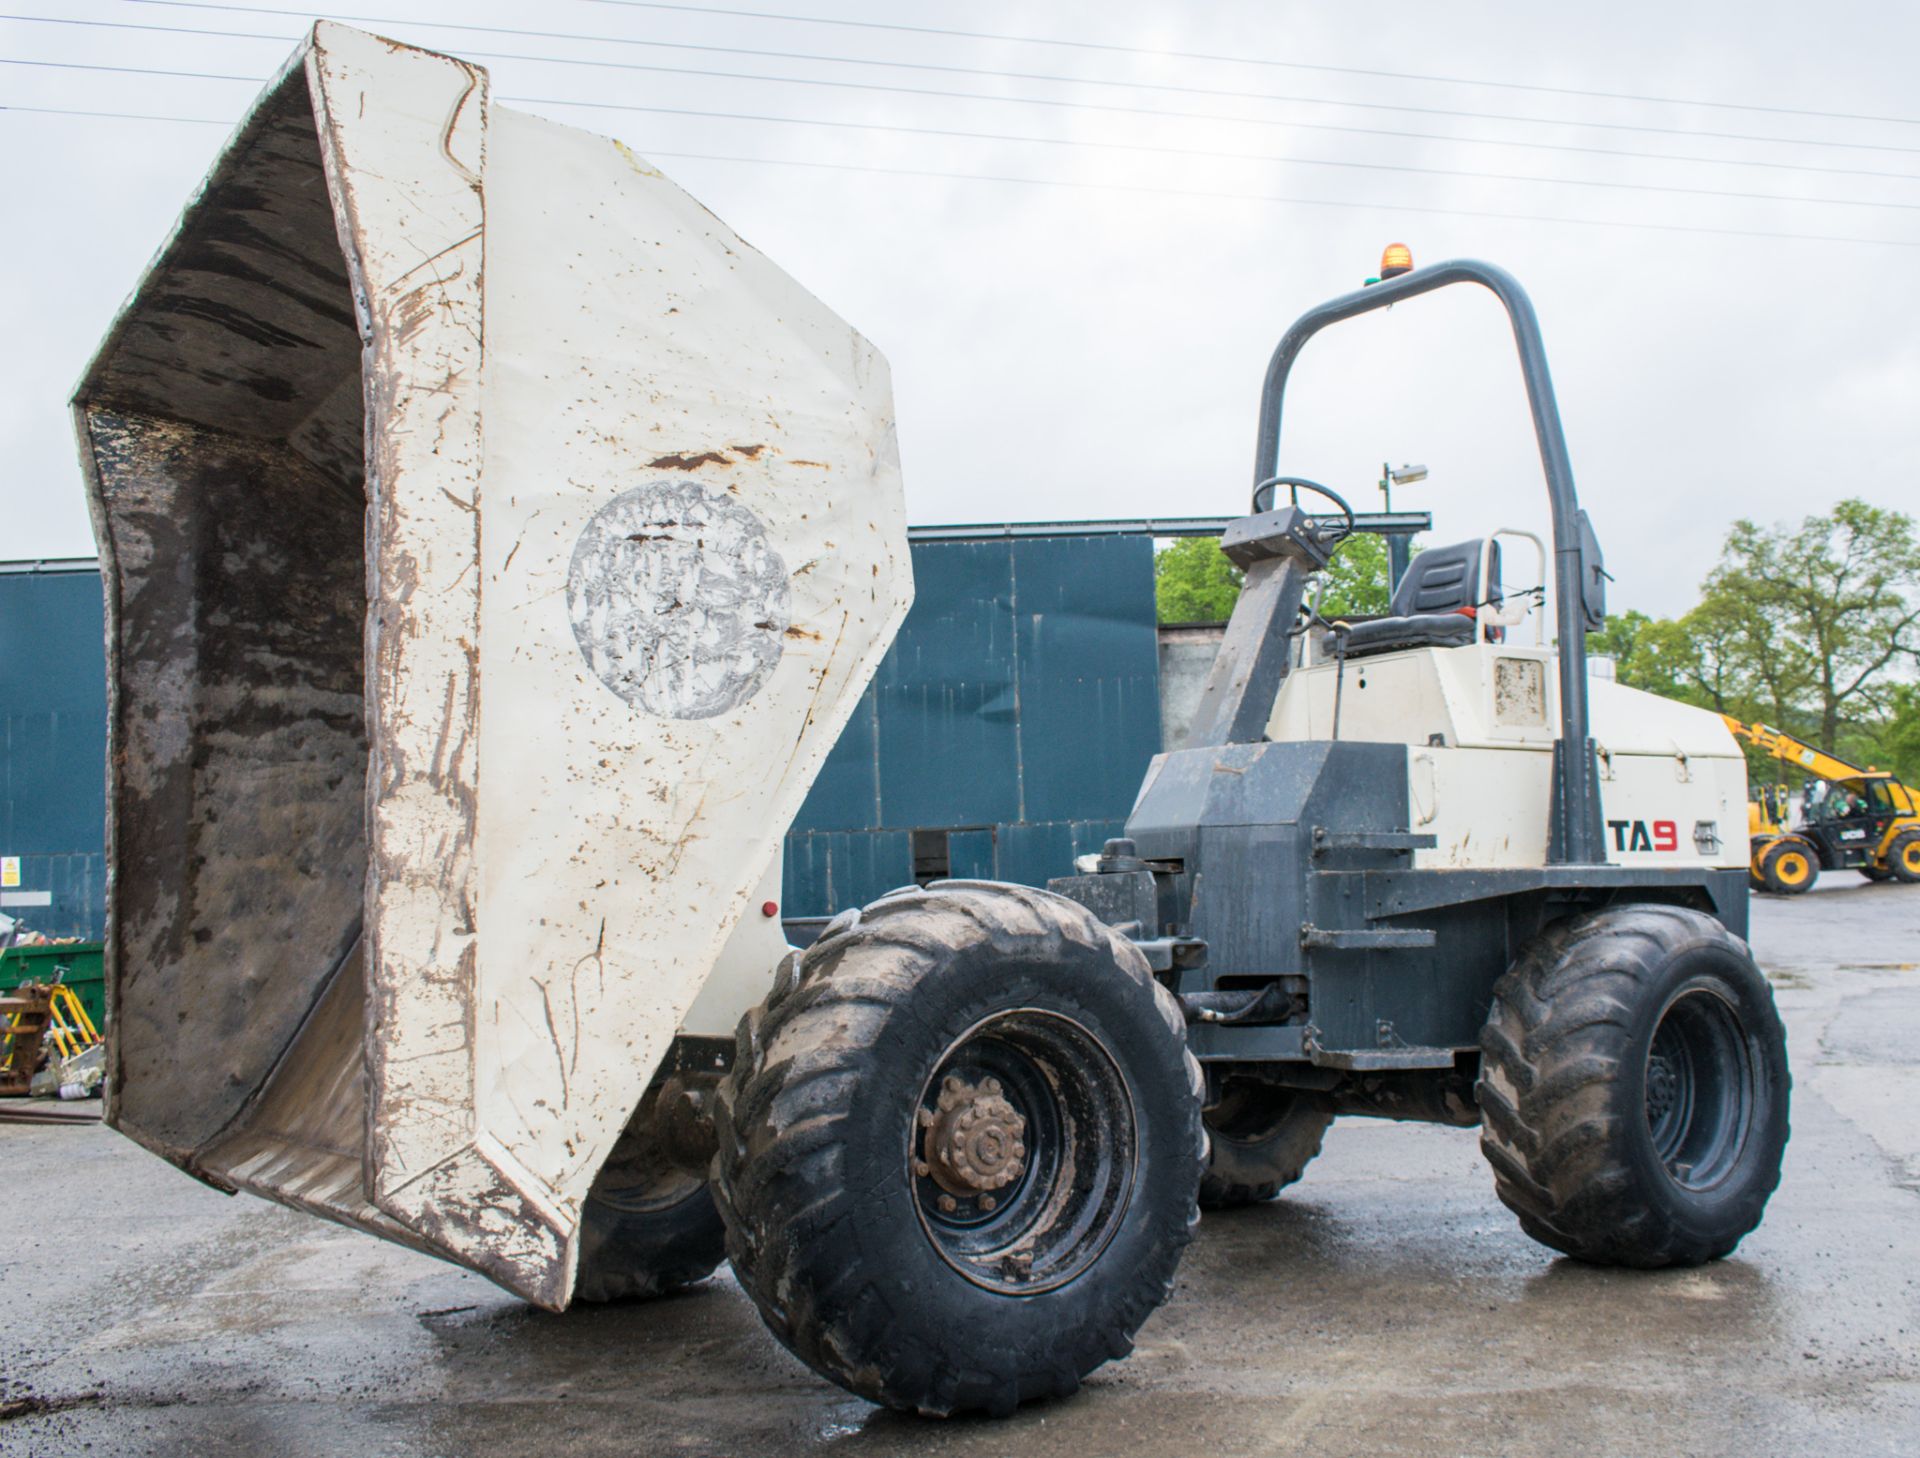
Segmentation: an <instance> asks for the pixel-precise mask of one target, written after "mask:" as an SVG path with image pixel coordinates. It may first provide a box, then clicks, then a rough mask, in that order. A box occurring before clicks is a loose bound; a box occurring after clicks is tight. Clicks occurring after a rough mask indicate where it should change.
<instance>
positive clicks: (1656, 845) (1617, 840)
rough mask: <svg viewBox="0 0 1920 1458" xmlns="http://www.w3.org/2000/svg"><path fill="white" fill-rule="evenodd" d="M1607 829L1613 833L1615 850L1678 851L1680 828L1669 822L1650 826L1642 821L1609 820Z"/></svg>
mask: <svg viewBox="0 0 1920 1458" xmlns="http://www.w3.org/2000/svg"><path fill="white" fill-rule="evenodd" d="M1607 829H1609V830H1611V831H1612V832H1613V848H1614V849H1615V850H1619V851H1677V850H1679V849H1680V827H1679V826H1678V825H1676V824H1675V823H1674V822H1673V821H1671V820H1656V821H1653V822H1652V824H1651V825H1649V824H1648V822H1647V821H1644V820H1609V821H1608V822H1607Z"/></svg>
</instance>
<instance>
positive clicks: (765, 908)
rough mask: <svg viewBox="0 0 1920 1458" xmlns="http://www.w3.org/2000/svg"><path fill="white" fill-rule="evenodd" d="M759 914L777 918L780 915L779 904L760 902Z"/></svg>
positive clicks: (775, 902)
mask: <svg viewBox="0 0 1920 1458" xmlns="http://www.w3.org/2000/svg"><path fill="white" fill-rule="evenodd" d="M760 914H761V915H762V916H778V915H779V914H780V903H779V902H778V901H763V902H761V903H760Z"/></svg>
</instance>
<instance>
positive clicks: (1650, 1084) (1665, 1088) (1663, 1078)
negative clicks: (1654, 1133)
mask: <svg viewBox="0 0 1920 1458" xmlns="http://www.w3.org/2000/svg"><path fill="white" fill-rule="evenodd" d="M1677 1083H1678V1078H1677V1076H1676V1075H1675V1073H1674V1071H1673V1060H1672V1059H1671V1058H1669V1057H1667V1056H1666V1055H1665V1054H1664V1053H1656V1054H1654V1055H1653V1056H1652V1057H1651V1058H1649V1059H1648V1060H1647V1118H1648V1119H1649V1120H1650V1121H1653V1122H1658V1121H1659V1120H1660V1119H1662V1118H1664V1117H1666V1115H1667V1113H1668V1111H1669V1110H1671V1109H1672V1108H1673V1099H1674V1093H1675V1088H1676V1084H1677Z"/></svg>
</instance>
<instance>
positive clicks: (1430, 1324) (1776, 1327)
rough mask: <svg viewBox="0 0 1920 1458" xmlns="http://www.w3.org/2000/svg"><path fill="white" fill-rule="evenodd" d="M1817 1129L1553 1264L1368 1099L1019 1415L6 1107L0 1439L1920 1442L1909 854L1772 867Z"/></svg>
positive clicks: (740, 1450) (605, 1449) (1645, 1449)
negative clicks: (876, 1385) (1771, 1157)
mask: <svg viewBox="0 0 1920 1458" xmlns="http://www.w3.org/2000/svg"><path fill="white" fill-rule="evenodd" d="M1753 941H1754V945H1755V950H1756V952H1757V953H1758V955H1759V957H1760V960H1761V962H1762V964H1763V965H1764V966H1765V967H1766V968H1767V970H1768V973H1769V975H1770V977H1771V978H1772V979H1773V981H1774V985H1775V988H1776V992H1777V995H1778V998H1779V1001H1780V1005H1781V1008H1782V1011H1783V1012H1784V1014H1785V1016H1786V1020H1787V1026H1788V1035H1789V1043H1790V1049H1791V1057H1792V1063H1793V1071H1794V1078H1795V1089H1794V1111H1793V1139H1792V1142H1791V1144H1790V1146H1789V1148H1788V1154H1787V1164H1786V1172H1785V1177H1784V1179H1783V1182H1782V1184H1781V1188H1780V1191H1779V1193H1778V1194H1777V1195H1776V1196H1775V1198H1774V1201H1773V1204H1772V1206H1771V1208H1770V1210H1769V1212H1768V1215H1767V1219H1766V1222H1765V1223H1764V1224H1763V1225H1762V1226H1761V1228H1760V1229H1759V1230H1758V1231H1757V1232H1756V1233H1755V1234H1754V1235H1753V1236H1751V1237H1749V1239H1748V1240H1747V1241H1746V1242H1745V1243H1744V1244H1743V1245H1742V1246H1741V1248H1740V1249H1739V1251H1738V1252H1736V1254H1735V1255H1734V1256H1733V1257H1732V1258H1730V1259H1727V1260H1725V1261H1721V1262H1718V1263H1716V1264H1714V1265H1712V1266H1708V1267H1705V1268H1702V1269H1698V1270H1691V1271H1673V1272H1658V1273H1641V1272H1624V1271H1609V1270H1599V1269H1594V1268H1590V1267H1585V1266H1581V1265H1578V1264H1576V1263H1574V1262H1571V1261H1567V1260H1564V1259H1559V1258H1556V1257H1555V1256H1554V1255H1553V1254H1552V1252H1550V1251H1547V1250H1545V1249H1543V1248H1541V1247H1539V1246H1536V1245H1534V1244H1533V1243H1532V1242H1530V1241H1529V1240H1528V1239H1527V1238H1526V1237H1525V1236H1524V1235H1522V1234H1521V1232H1520V1230H1519V1228H1518V1226H1517V1225H1516V1224H1515V1223H1514V1221H1513V1219H1512V1217H1511V1216H1509V1214H1508V1213H1507V1211H1506V1210H1505V1209H1504V1208H1503V1207H1502V1206H1501V1205H1500V1204H1499V1203H1498V1201H1496V1200H1495V1198H1494V1195H1493V1189H1492V1181H1491V1178H1490V1176H1489V1173H1488V1171H1487V1169H1486V1167H1485V1165H1484V1163H1483V1162H1482V1160H1481V1157H1480V1154H1479V1149H1478V1144H1477V1137H1476V1135H1475V1134H1473V1133H1472V1132H1469V1131H1459V1130H1447V1129H1437V1128H1428V1127H1424V1126H1404V1125H1393V1124H1383V1123H1376V1122H1371V1121H1366V1120H1350V1121H1343V1122H1342V1123H1340V1124H1338V1125H1336V1126H1335V1128H1334V1130H1333V1132H1332V1133H1331V1135H1330V1136H1329V1138H1328V1141H1327V1146H1326V1152H1325V1153H1324V1154H1323V1155H1322V1157H1321V1158H1320V1159H1319V1160H1318V1161H1317V1162H1316V1163H1315V1164H1314V1165H1313V1166H1312V1167H1311V1169H1310V1170H1309V1171H1308V1174H1307V1177H1306V1178H1305V1179H1304V1180H1303V1181H1302V1182H1301V1183H1300V1184H1299V1185H1298V1186H1296V1187H1295V1188H1294V1189H1293V1190H1292V1191H1290V1192H1289V1193H1288V1194H1287V1196H1285V1197H1283V1198H1282V1199H1281V1200H1279V1201H1277V1202H1275V1203H1273V1204H1271V1205H1268V1206H1264V1207H1260V1208H1256V1209H1253V1210H1249V1211H1243V1212H1238V1213H1235V1214H1232V1215H1228V1216H1210V1217H1208V1218H1207V1219H1206V1220H1205V1221H1204V1222H1203V1224H1202V1227H1201V1231H1200V1234H1199V1236H1198V1238H1197V1239H1196V1241H1195V1244H1194V1246H1193V1247H1192V1249H1191V1250H1190V1251H1189V1253H1188V1255H1187V1258H1186V1261H1185V1264H1184V1265H1183V1266H1182V1268H1181V1273H1180V1279H1179V1284H1178V1288H1177V1290H1176V1292H1175V1294H1174V1296H1173V1299H1172V1300H1171V1301H1170V1302H1169V1303H1168V1305H1167V1306H1166V1307H1165V1308H1163V1309H1162V1310H1161V1311H1160V1312H1159V1313H1158V1314H1157V1315H1156V1316H1155V1317H1154V1318H1153V1319H1152V1320H1151V1321H1150V1322H1149V1323H1148V1324H1147V1326H1146V1327H1145V1328H1144V1329H1143V1331H1142V1332H1141V1336H1140V1341H1139V1346H1138V1349H1137V1350H1136V1352H1135V1353H1134V1355H1133V1357H1132V1358H1131V1359H1130V1360H1128V1361H1126V1362H1122V1363H1118V1364H1115V1365H1111V1366H1109V1367H1107V1368H1104V1369H1102V1371H1100V1372H1099V1373H1097V1374H1096V1375H1095V1376H1094V1377H1093V1378H1092V1379H1091V1381H1090V1382H1089V1383H1088V1384H1087V1387H1086V1389H1085V1390H1084V1391H1083V1392H1082V1393H1081V1395H1080V1396H1078V1397H1076V1398H1073V1399H1071V1400H1068V1401H1065V1402H1060V1403H1050V1404H1043V1405H1038V1406H1032V1407H1028V1408H1025V1409H1022V1411H1021V1412H1020V1414H1019V1415H1018V1416H1016V1417H1014V1418H1012V1419H1010V1420H1007V1421H1005V1422H993V1421H991V1420H988V1419H983V1418H976V1419H961V1420H954V1421H947V1422H938V1421H928V1420H920V1419H915V1418H909V1417H904V1416H901V1415H898V1414H893V1413H886V1412H879V1411H876V1410H874V1409H873V1408H870V1407H868V1406H867V1405H866V1404H865V1403H862V1402H859V1401H857V1400H855V1399H852V1398H849V1397H848V1396H846V1395H845V1394H844V1393H842V1392H841V1391H840V1390H839V1389H837V1388H834V1387H831V1386H829V1385H828V1384H826V1383H825V1382H822V1381H820V1380H819V1379H817V1378H816V1377H814V1376H813V1375H812V1374H811V1373H810V1372H809V1371H807V1370H806V1369H805V1368H804V1367H802V1366H801V1365H800V1364H799V1363H798V1362H797V1361H795V1360H794V1359H792V1358H791V1357H789V1356H788V1355H787V1354H786V1353H785V1352H784V1351H783V1350H782V1349H781V1348H780V1347H779V1346H778V1345H777V1344H776V1343H775V1342H774V1341H773V1339H772V1338H771V1337H770V1336H768V1335H767V1333H766V1332H765V1331H764V1330H763V1329H762V1327H761V1325H760V1322H759V1319H758V1318H757V1316H756V1315H755V1314H754V1312H753V1310H752V1308H751V1307H750V1306H749V1304H748V1302H747V1301H746V1299H745V1297H744V1296H742V1294H741V1293H740V1291H739V1289H738V1287H737V1286H736V1285H735V1284H734V1283H733V1281H732V1279H731V1278H730V1277H728V1276H726V1275H725V1274H722V1275H721V1276H719V1277H716V1278H715V1279H713V1280H711V1281H708V1282H706V1283H704V1284H702V1285H700V1286H698V1287H696V1288H694V1289H692V1290H691V1291H689V1292H687V1293H684V1294H682V1295H679V1296H676V1297H672V1298H669V1299H667V1300H664V1301H657V1302H652V1303H642V1304H631V1305H617V1306H612V1307H603V1308H587V1309H581V1310H576V1311H574V1312H571V1313H569V1314H567V1315H564V1316H549V1315H545V1314H542V1313H539V1312H536V1311H533V1310H530V1309H529V1308H527V1307H526V1306H524V1305H523V1304H521V1303H520V1302H518V1301H515V1300H513V1299H511V1298H509V1297H507V1296H505V1295H504V1294H502V1293H501V1292H500V1291H499V1290H498V1289H497V1288H495V1287H494V1286H492V1285H490V1284H489V1283H488V1282H486V1281H485V1280H484V1279H482V1278H481V1277H479V1276H475V1275H470V1274H467V1273H464V1272H461V1271H458V1270H455V1269H454V1268H452V1267H450V1266H445V1265H442V1264H440V1263H439V1262H436V1261H433V1260H431V1259H428V1258H426V1257H423V1256H419V1255H416V1254H413V1253H412V1252H409V1251H406V1250H402V1249H399V1248H397V1247H392V1246H388V1245H384V1244H382V1243H381V1242H379V1241H376V1240H373V1239H371V1238H369V1237H366V1236H361V1235H357V1234H354V1233H351V1232H348V1231H343V1230H338V1229H335V1228H333V1227H330V1226H328V1225H325V1224H323V1223H321V1222H319V1221H316V1220H312V1219H308V1218H306V1217H304V1216H300V1215H297V1214H294V1213H292V1212H290V1211H287V1210H283V1209H280V1208H278V1207H277V1206H273V1205H269V1204H266V1203H263V1202H261V1201H258V1200H253V1199H248V1198H244V1197H243V1198H236V1199H229V1198H227V1197H224V1196H221V1195H218V1194H216V1193H214V1192H212V1191H210V1190H207V1189H204V1188H202V1187H201V1186H199V1185H197V1184H195V1183H194V1182H193V1181H191V1180H189V1179H188V1178H186V1177H185V1176H184V1175H181V1174H179V1173H178V1172H176V1171H174V1170H173V1169H171V1168H169V1167H168V1166H166V1165H164V1164H162V1163H161V1162H160V1161H159V1160H157V1159H155V1158H153V1157H152V1156H151V1155H148V1154H146V1153H144V1152H143V1151H141V1150H139V1149H137V1148H136V1147H135V1146H134V1145H132V1144H131V1143H129V1142H127V1141H126V1140H125V1139H123V1138H121V1137H120V1136H119V1135H117V1134H114V1133H112V1132H111V1131H109V1130H107V1129H105V1128H103V1127H101V1126H99V1125H92V1126H86V1127H29V1126H11V1125H9V1126H0V1189H3V1190H4V1191H5V1195H6V1199H5V1201H4V1205H3V1207H0V1229H4V1238H0V1404H4V1406H0V1412H13V1413H15V1414H16V1415H14V1416H12V1417H8V1418H4V1419H0V1452H4V1453H8V1454H14V1453H31V1454H47V1455H65V1454H75V1453H83V1452H85V1453H92V1454H123V1453H124V1454H149V1453H162V1454H176V1453H178V1454H191V1455H194V1458H221V1455H228V1454H235V1455H239V1454H245V1455H254V1454H276V1455H279V1454H286V1455H306V1454H314V1455H320V1454H325V1455H327V1458H343V1455H345V1458H374V1455H385V1454H392V1455H405V1458H422V1455H457V1454H469V1453H471V1454H486V1455H488V1458H517V1455H522V1454H526V1455H541V1458H552V1455H556V1454H570V1455H571V1454H579V1455H598V1454H644V1455H656V1454H658V1455H669V1454H695V1455H722V1454H724V1455H762V1454H766V1455H789V1454H862V1455H877V1454H885V1455H895V1454H903V1455H904V1454H922V1453H925V1454H942V1455H989V1454H991V1455H1004V1454H1019V1455H1033V1458H1047V1455H1060V1458H1067V1455H1072V1458H1087V1455H1098V1454H1109V1453H1111V1454H1122V1453H1124V1454H1127V1455H1129V1458H1159V1455H1174V1454H1179V1455H1183V1458H1184V1455H1194V1454H1200V1455H1215V1454H1219V1455H1239V1454H1250V1455H1251V1454H1316V1455H1317V1454H1327V1455H1345V1454H1353V1455H1367V1458H1378V1455H1383V1454H1401V1453H1405V1454H1422V1455H1426V1454H1462V1455H1485V1454H1513V1455H1537V1458H1552V1455H1561V1454H1566V1455H1579V1458H1596V1455H1608V1454H1622V1455H1628V1454H1649V1455H1654V1454H1657V1455H1662V1458H1666V1455H1677V1454H1730V1455H1739V1458H1762V1455H1772V1454H1781V1455H1801V1454H1813V1453H1829V1454H1842V1455H1849V1458H1853V1455H1861V1458H1864V1455H1873V1454H1887V1455H1902V1458H1910V1455H1913V1454H1916V1453H1920V1274H1917V1273H1916V1266H1917V1265H1920V888H1906V887H1899V886H1869V885H1865V884H1864V883H1856V882H1854V881H1853V878H1852V877H1850V876H1834V877H1831V878H1829V884H1827V885H1823V886H1822V887H1821V888H1820V889H1818V890H1816V891H1815V892H1814V893H1813V894H1811V895H1809V896H1806V897H1802V898H1800V899H1798V900H1795V901H1756V903H1755V906H1754V933H1753Z"/></svg>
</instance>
